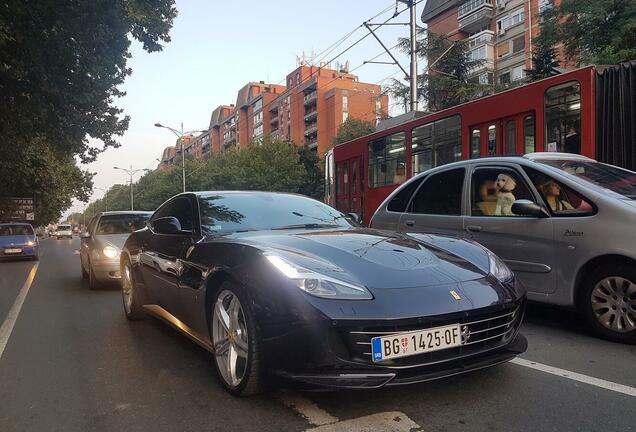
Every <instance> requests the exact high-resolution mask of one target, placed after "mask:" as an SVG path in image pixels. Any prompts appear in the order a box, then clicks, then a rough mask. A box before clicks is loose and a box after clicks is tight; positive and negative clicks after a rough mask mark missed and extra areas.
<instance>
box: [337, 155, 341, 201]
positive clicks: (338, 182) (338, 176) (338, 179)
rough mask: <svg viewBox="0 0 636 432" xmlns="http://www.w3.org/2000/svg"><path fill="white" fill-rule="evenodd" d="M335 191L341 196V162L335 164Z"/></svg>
mask: <svg viewBox="0 0 636 432" xmlns="http://www.w3.org/2000/svg"><path fill="white" fill-rule="evenodd" d="M336 191H337V194H338V195H342V162H338V163H337V164H336Z"/></svg>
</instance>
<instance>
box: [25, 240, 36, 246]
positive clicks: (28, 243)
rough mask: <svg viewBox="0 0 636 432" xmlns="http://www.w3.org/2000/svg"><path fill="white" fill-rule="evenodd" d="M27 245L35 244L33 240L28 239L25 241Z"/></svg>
mask: <svg viewBox="0 0 636 432" xmlns="http://www.w3.org/2000/svg"><path fill="white" fill-rule="evenodd" d="M26 245H27V246H35V242H34V241H33V240H29V241H28V242H26Z"/></svg>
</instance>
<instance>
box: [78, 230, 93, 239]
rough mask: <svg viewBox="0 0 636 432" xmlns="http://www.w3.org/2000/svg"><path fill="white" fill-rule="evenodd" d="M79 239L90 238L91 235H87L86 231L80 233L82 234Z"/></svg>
mask: <svg viewBox="0 0 636 432" xmlns="http://www.w3.org/2000/svg"><path fill="white" fill-rule="evenodd" d="M80 238H83V239H87V238H91V233H89V232H88V231H82V233H81V234H80Z"/></svg>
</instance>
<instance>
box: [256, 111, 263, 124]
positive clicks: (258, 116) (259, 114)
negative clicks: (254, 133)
mask: <svg viewBox="0 0 636 432" xmlns="http://www.w3.org/2000/svg"><path fill="white" fill-rule="evenodd" d="M261 123H263V111H259V112H257V113H255V114H254V126H255V127H256V126H258V125H259V124H261Z"/></svg>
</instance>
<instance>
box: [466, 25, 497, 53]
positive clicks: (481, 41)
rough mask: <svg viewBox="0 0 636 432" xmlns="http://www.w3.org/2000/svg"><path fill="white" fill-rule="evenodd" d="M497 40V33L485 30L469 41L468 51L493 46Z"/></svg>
mask: <svg viewBox="0 0 636 432" xmlns="http://www.w3.org/2000/svg"><path fill="white" fill-rule="evenodd" d="M494 40H495V32H493V31H491V30H484V31H482V32H479V33H477V34H476V35H474V36H472V37H471V38H470V39H468V49H470V50H472V49H474V48H479V47H480V46H482V45H491V44H492V43H493V42H494Z"/></svg>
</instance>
